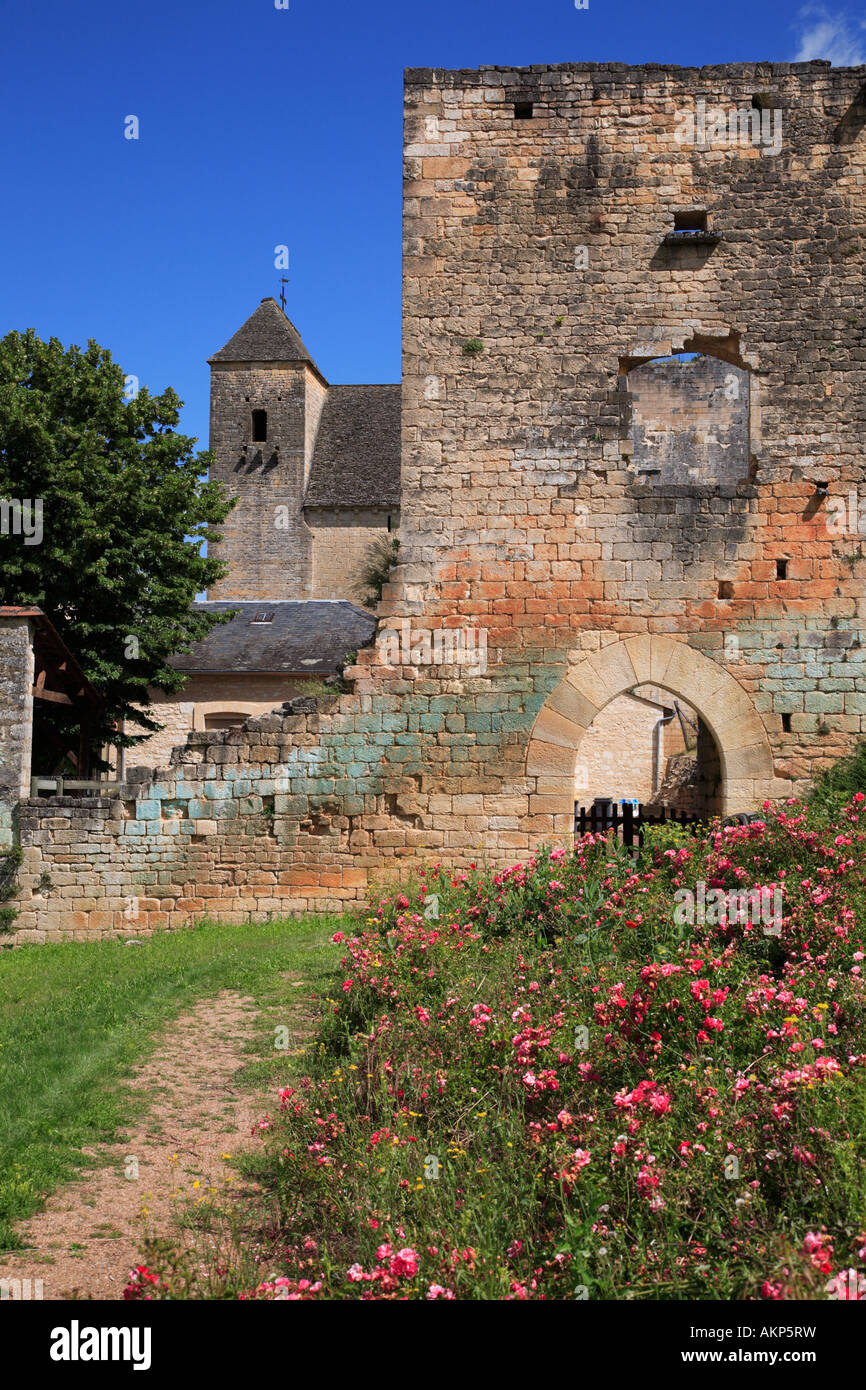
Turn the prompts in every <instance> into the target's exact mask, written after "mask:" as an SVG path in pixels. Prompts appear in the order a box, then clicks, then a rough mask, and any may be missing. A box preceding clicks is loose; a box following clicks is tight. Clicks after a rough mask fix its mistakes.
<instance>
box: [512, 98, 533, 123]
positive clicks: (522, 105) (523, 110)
mask: <svg viewBox="0 0 866 1390" xmlns="http://www.w3.org/2000/svg"><path fill="white" fill-rule="evenodd" d="M532 113H533V105H532V102H531V101H516V102H515V103H514V119H515V120H516V121H531V120H532Z"/></svg>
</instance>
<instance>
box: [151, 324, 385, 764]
mask: <svg viewBox="0 0 866 1390" xmlns="http://www.w3.org/2000/svg"><path fill="white" fill-rule="evenodd" d="M210 368H211V419H210V447H211V449H212V451H213V453H214V455H215V463H214V465H213V468H212V470H211V474H210V476H211V478H213V479H215V480H216V481H218V482H220V483H222V485H223V487H224V488H225V490H226V492H227V493H228V495H229V496H230V497H232V498H235V499H236V503H235V507H234V509H233V510H232V511H231V512H230V514H229V516H228V518H227V520H226V522H225V524H224V525H223V526H222V528H221V536H222V540H221V542H220V545H219V550H218V553H219V556H220V558H221V559H223V560H224V561H226V563H227V564H228V571H227V573H226V575H225V577H224V579H223V580H222V581H221V582H220V583H219V584H218V585H217V586H216V587H215V588H214V589H212V590H211V591H210V592H209V593H208V595H207V598H206V599H205V600H203V601H202V602H200V603H199V604H197V605H196V606H197V607H199V608H203V609H209V610H216V611H218V612H228V611H235V613H236V616H235V617H234V618H233V619H232V621H231V622H229V623H227V624H224V625H221V626H218V627H215V628H213V629H212V631H211V632H210V633H209V634H208V636H207V637H206V638H205V639H204V640H203V641H201V642H197V643H196V644H195V645H194V647H193V649H192V650H191V651H190V652H187V653H181V654H179V655H178V656H176V657H174V658H173V662H172V664H173V665H174V666H175V667H176V669H177V670H179V671H181V672H183V674H184V675H185V676H186V677H187V682H186V685H185V687H184V689H183V691H181V692H180V694H178V695H173V696H166V695H164V694H162V693H161V692H160V691H157V690H154V691H152V692H151V695H152V699H153V713H154V715H155V717H156V718H157V719H159V720H160V722H161V723H162V725H163V728H162V731H161V732H160V733H158V734H155V735H153V737H151V738H149V739H148V740H147V741H146V742H144V743H142V744H139V745H137V746H136V747H134V748H132V749H130V750H128V752H127V755H126V762H127V766H128V767H132V766H141V767H144V766H146V767H158V766H159V765H160V764H161V763H164V762H167V761H168V759H169V756H170V753H171V750H172V748H174V747H175V746H176V745H178V744H180V743H183V741H184V739H185V738H186V735H187V734H188V733H189V732H190V731H191V730H194V729H196V730H208V729H226V728H233V727H236V726H237V725H239V724H242V723H243V722H244V721H245V720H246V719H249V718H251V717H252V716H254V715H259V714H265V713H267V712H268V711H269V710H272V709H275V708H277V707H279V705H280V704H282V703H283V702H284V701H285V700H288V699H290V698H291V697H292V696H293V695H298V694H303V693H304V692H305V691H307V690H309V689H311V688H312V684H311V683H312V681H314V680H316V681H318V682H319V683H321V680H322V678H324V677H329V676H333V675H335V674H336V673H338V672H339V671H341V670H342V668H343V666H344V665H345V664H346V657H347V656H348V655H350V654H351V653H352V652H355V651H357V650H358V649H359V648H360V647H363V646H365V645H367V643H368V642H370V641H371V640H372V637H373V634H374V632H375V628H376V622H375V618H374V617H373V615H372V613H371V611H370V610H369V609H368V608H364V607H362V606H361V605H360V604H359V595H358V574H359V569H360V568H361V566H362V564H363V561H364V557H365V555H366V552H367V551H368V549H369V546H370V543H371V541H373V540H374V539H375V538H376V537H378V536H383V537H396V535H397V532H398V528H399V524H400V386H399V384H396V385H390V384H388V385H367V386H354V385H352V386H332V385H330V384H329V383H328V382H327V381H326V380H325V377H324V376H323V375H322V373H321V371H320V370H319V368H318V367H317V365H316V363H315V362H314V361H313V359H312V357H311V356H310V354H309V352H308V351H307V349H306V347H305V346H304V343H303V342H302V340H301V337H300V334H299V333H298V331H297V329H296V328H295V326H294V324H293V323H292V322H291V320H290V319H289V318H287V316H286V314H285V313H284V311H283V309H282V308H281V307H280V305H279V304H278V303H277V302H276V300H274V299H263V300H262V302H261V304H260V305H259V306H258V308H257V309H256V310H255V312H254V313H253V314H252V315H251V316H250V317H249V318H248V319H247V321H246V323H244V324H242V325H241V327H240V328H239V329H238V331H237V332H236V333H235V334H234V335H233V337H231V338H230V339H229V341H228V342H227V343H226V345H225V347H223V348H220V350H219V352H216V353H214V355H213V357H211V358H210ZM133 732H134V730H133Z"/></svg>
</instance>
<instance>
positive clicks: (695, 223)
mask: <svg viewBox="0 0 866 1390" xmlns="http://www.w3.org/2000/svg"><path fill="white" fill-rule="evenodd" d="M706 230H707V214H706V213H705V212H702V211H701V210H700V208H686V209H685V210H684V211H682V212H675V213H674V231H675V232H705V231H706Z"/></svg>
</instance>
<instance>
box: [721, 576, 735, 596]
mask: <svg viewBox="0 0 866 1390" xmlns="http://www.w3.org/2000/svg"><path fill="white" fill-rule="evenodd" d="M733 597H734V581H733V580H732V579H720V580H719V598H733Z"/></svg>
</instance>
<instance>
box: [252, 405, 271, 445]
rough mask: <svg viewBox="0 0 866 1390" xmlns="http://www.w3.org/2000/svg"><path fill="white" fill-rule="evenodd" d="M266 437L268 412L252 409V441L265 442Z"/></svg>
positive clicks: (255, 442)
mask: <svg viewBox="0 0 866 1390" xmlns="http://www.w3.org/2000/svg"><path fill="white" fill-rule="evenodd" d="M267 438H268V412H267V411H266V410H254V411H253V443H254V444H265V443H267Z"/></svg>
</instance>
